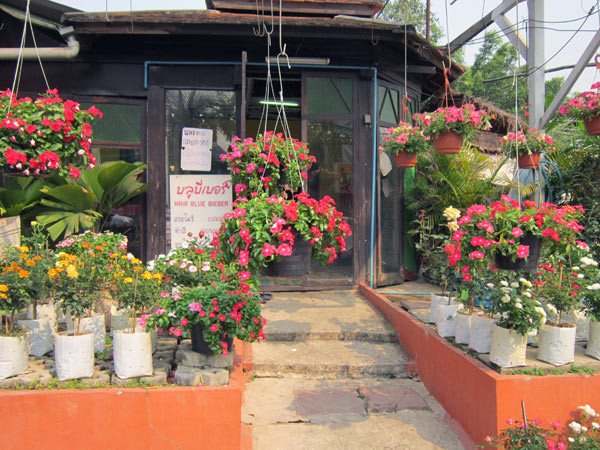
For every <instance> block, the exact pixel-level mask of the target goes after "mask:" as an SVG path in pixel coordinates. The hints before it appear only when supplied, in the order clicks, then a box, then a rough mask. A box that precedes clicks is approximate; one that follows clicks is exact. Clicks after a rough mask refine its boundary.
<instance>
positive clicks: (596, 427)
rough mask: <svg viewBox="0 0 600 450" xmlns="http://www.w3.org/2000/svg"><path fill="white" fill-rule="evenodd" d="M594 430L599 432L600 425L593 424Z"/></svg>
mask: <svg viewBox="0 0 600 450" xmlns="http://www.w3.org/2000/svg"><path fill="white" fill-rule="evenodd" d="M592 428H594V429H596V430H597V429H598V428H600V425H598V424H597V423H596V422H592Z"/></svg>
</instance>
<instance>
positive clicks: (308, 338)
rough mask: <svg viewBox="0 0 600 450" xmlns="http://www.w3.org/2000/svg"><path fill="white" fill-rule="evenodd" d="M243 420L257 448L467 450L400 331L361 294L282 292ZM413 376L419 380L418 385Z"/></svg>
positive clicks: (273, 305)
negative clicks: (421, 379)
mask: <svg viewBox="0 0 600 450" xmlns="http://www.w3.org/2000/svg"><path fill="white" fill-rule="evenodd" d="M263 306H264V315H265V317H266V318H267V321H268V322H267V326H266V329H265V333H266V335H267V341H265V342H262V343H259V344H254V345H253V374H254V379H253V380H252V381H250V382H249V383H248V385H247V390H246V394H245V400H244V408H243V412H242V421H243V422H244V423H246V424H249V425H251V426H252V442H253V448H254V449H255V450H271V449H273V450H275V449H276V450H281V449H285V450H288V449H290V450H294V449H320V450H329V449H344V450H347V449H361V450H362V449H405V450H406V449H411V450H420V449H423V450H427V449H448V450H461V449H463V448H464V447H463V445H461V442H460V440H459V439H458V437H457V435H456V434H455V433H454V432H453V430H458V431H459V432H460V430H459V429H458V428H457V427H456V425H455V424H454V423H453V421H452V420H451V419H449V418H448V416H447V415H446V413H445V411H444V410H443V408H442V407H441V406H440V405H439V404H438V403H437V402H436V400H435V399H434V398H433V397H432V396H431V395H429V393H428V392H427V390H426V389H425V388H424V386H423V385H422V384H421V383H419V382H418V379H416V378H413V377H414V375H415V374H414V370H413V368H412V367H413V364H412V361H411V358H410V356H409V355H408V354H406V352H405V351H404V350H403V349H402V348H401V346H400V345H399V344H398V343H397V336H396V333H395V331H394V329H393V328H392V327H391V325H390V324H388V323H387V322H386V320H385V319H384V318H383V316H381V315H380V314H379V313H378V312H377V311H376V310H375V309H374V308H373V307H372V306H371V305H370V304H369V302H368V301H367V300H365V299H363V298H362V297H360V295H358V294H356V293H355V292H352V291H329V292H318V293H315V292H307V293H277V294H274V295H273V298H272V299H271V300H269V301H267V303H266V304H265V305H263ZM411 378H412V379H411Z"/></svg>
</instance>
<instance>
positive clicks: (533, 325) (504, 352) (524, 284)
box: [490, 271, 546, 367]
mask: <svg viewBox="0 0 600 450" xmlns="http://www.w3.org/2000/svg"><path fill="white" fill-rule="evenodd" d="M506 275H508V277H506V278H505V276H506ZM500 277H501V278H504V279H501V280H500V283H498V284H499V286H498V288H495V289H493V290H492V293H493V295H494V296H496V297H498V298H497V299H495V300H494V301H493V302H492V303H493V304H494V307H495V309H496V310H497V311H498V313H499V315H500V318H499V319H498V321H497V322H496V324H495V325H494V328H493V333H492V344H491V349H490V361H491V362H493V363H494V364H496V365H497V366H499V367H518V366H525V365H527V364H526V352H527V335H528V334H530V333H531V332H535V331H536V330H539V329H540V328H541V326H542V325H543V324H544V323H545V322H546V312H545V311H544V308H543V307H542V304H541V303H540V302H539V301H537V300H535V299H534V298H533V293H532V290H531V288H532V284H531V282H530V281H529V280H527V279H525V278H523V277H521V278H519V279H518V281H517V280H516V279H515V278H516V277H515V275H514V272H506V271H505V272H504V273H501V275H500Z"/></svg>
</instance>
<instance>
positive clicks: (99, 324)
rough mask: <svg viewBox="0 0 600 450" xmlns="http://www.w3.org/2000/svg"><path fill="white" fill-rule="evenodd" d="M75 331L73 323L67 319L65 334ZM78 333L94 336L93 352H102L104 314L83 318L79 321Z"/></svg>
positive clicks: (104, 329)
mask: <svg viewBox="0 0 600 450" xmlns="http://www.w3.org/2000/svg"><path fill="white" fill-rule="evenodd" d="M74 331H75V322H74V320H73V318H72V317H69V318H68V319H67V332H68V333H73V332H74ZM79 333H93V334H94V351H95V352H103V351H104V348H105V347H106V321H105V320H104V314H101V313H94V314H92V317H83V318H81V319H80V321H79Z"/></svg>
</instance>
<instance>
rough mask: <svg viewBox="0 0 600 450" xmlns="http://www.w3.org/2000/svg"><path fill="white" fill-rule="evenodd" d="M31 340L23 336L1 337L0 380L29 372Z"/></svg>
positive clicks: (25, 335)
mask: <svg viewBox="0 0 600 450" xmlns="http://www.w3.org/2000/svg"><path fill="white" fill-rule="evenodd" d="M28 365H29V339H28V335H27V333H25V334H24V335H22V336H16V337H13V336H0V380H2V379H4V378H8V377H14V376H15V375H20V374H22V373H25V372H27V367H28Z"/></svg>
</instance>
